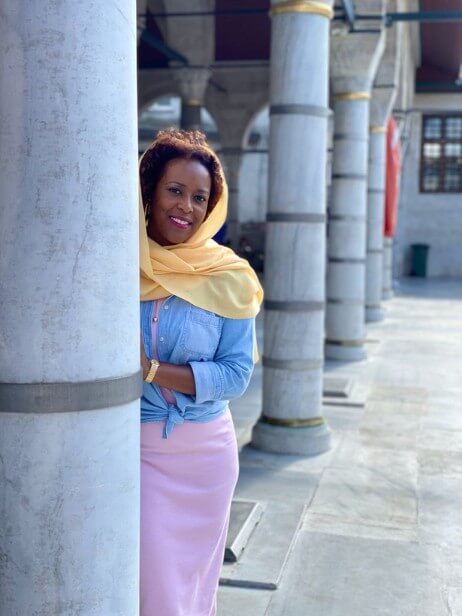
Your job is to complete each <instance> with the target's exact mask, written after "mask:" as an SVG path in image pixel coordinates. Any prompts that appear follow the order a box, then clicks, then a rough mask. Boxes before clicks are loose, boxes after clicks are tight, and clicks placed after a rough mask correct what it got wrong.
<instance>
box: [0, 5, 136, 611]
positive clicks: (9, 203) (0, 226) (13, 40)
mask: <svg viewBox="0 0 462 616" xmlns="http://www.w3.org/2000/svg"><path fill="white" fill-rule="evenodd" d="M119 4H120V3H119ZM135 9H136V5H135V2H134V1H129V2H125V3H124V5H123V8H121V7H120V6H116V5H114V6H113V5H111V4H104V6H102V4H101V2H99V1H98V0H82V1H81V2H78V3H74V2H51V3H43V2H29V1H28V0H5V1H4V2H3V3H2V17H1V19H0V122H1V126H2V130H1V133H2V137H1V140H0V185H1V192H0V245H1V251H0V280H1V287H2V288H1V293H0V331H1V353H0V484H1V492H0V493H1V496H0V552H1V556H0V562H1V566H0V614H2V615H5V616H26V615H32V614H37V615H38V614H44V615H45V614H47V615H48V614H50V615H51V614H77V613H78V614H85V615H87V614H88V615H89V614H96V613H97V614H111V615H114V616H116V615H117V616H135V615H136V614H138V577H139V573H138V559H139V554H138V543H139V539H138V536H139V506H138V503H139V401H138V397H139V395H140V380H141V379H140V374H139V288H138V287H139V285H138V280H139V273H138V246H137V244H138V221H137V134H136V39H137V36H136V11H135Z"/></svg>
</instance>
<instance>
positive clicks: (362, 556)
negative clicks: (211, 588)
mask: <svg viewBox="0 0 462 616" xmlns="http://www.w3.org/2000/svg"><path fill="white" fill-rule="evenodd" d="M386 312H387V314H386V319H385V320H384V321H383V322H382V323H379V324H373V325H370V326H368V335H367V339H368V341H367V348H368V354H369V359H368V360H367V361H364V362H359V363H355V364H341V363H339V362H335V363H334V362H329V363H328V364H327V365H326V372H328V373H330V374H335V375H336V376H337V375H347V376H351V377H354V379H355V382H356V383H357V384H360V385H361V386H362V387H365V388H366V390H367V392H368V394H367V400H366V404H365V406H363V407H346V406H335V407H334V406H326V407H325V416H326V418H327V419H328V422H329V425H330V427H331V429H332V433H333V438H332V448H331V450H330V451H329V452H327V453H325V454H323V455H321V456H317V457H313V458H303V457H298V456H277V455H272V454H266V453H263V452H259V451H256V450H253V449H252V448H250V447H249V446H245V447H243V449H242V451H241V479H240V481H239V484H238V488H237V493H236V495H237V497H238V498H239V497H249V496H254V498H256V499H260V500H266V501H284V502H289V501H291V499H292V500H294V501H301V500H303V502H304V504H305V507H306V509H305V513H304V515H303V519H302V525H301V527H300V529H299V531H298V533H297V535H296V539H295V542H294V545H293V549H292V551H291V553H290V554H289V558H288V560H287V563H286V566H285V568H284V571H283V575H282V579H281V582H280V584H279V587H278V588H277V589H276V590H256V589H252V588H233V587H220V591H219V602H218V604H219V609H218V615H219V616H236V615H239V616H263V615H267V616H461V615H462V281H428V280H417V279H414V280H411V279H407V280H404V281H401V283H400V285H399V288H398V289H397V290H396V295H395V297H394V299H392V300H389V301H388V302H387V303H386ZM259 329H260V330H261V324H260V327H259ZM260 403H261V368H259V369H258V370H257V371H256V374H255V377H254V379H253V382H252V384H251V387H250V388H249V391H248V393H247V394H246V396H244V397H243V398H242V399H241V400H240V401H238V402H237V403H235V404H234V406H233V408H232V410H233V416H234V417H235V423H236V427H237V431H238V435H239V438H240V441H241V444H243V443H244V442H246V441H248V436H249V433H250V427H251V425H252V423H253V422H254V421H255V418H256V417H257V416H258V413H259V410H260ZM257 470H258V471H259V472H256V471H257ZM300 486H303V487H302V488H301V487H300ZM268 541H271V536H269V537H268Z"/></svg>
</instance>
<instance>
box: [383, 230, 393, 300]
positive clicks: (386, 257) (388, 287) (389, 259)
mask: <svg viewBox="0 0 462 616" xmlns="http://www.w3.org/2000/svg"><path fill="white" fill-rule="evenodd" d="M382 297H383V299H385V300H386V299H391V298H392V297H393V238H392V237H384V238H383V288H382Z"/></svg>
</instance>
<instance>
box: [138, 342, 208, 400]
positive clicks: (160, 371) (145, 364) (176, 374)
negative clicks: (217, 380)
mask: <svg viewBox="0 0 462 616" xmlns="http://www.w3.org/2000/svg"><path fill="white" fill-rule="evenodd" d="M140 354H141V355H140V359H141V368H142V370H143V379H145V378H146V376H147V374H148V372H149V368H150V367H151V362H150V361H149V359H148V358H147V357H146V353H145V352H144V348H143V341H142V340H141V344H140ZM152 382H153V383H156V384H157V385H160V386H161V387H167V388H168V389H174V390H175V391H180V392H181V393H183V394H188V395H190V396H195V395H196V383H195V380H194V374H193V371H192V368H191V366H190V365H189V364H185V365H183V366H177V365H175V364H167V363H166V362H160V365H159V367H158V368H157V372H156V374H155V376H154V378H153V380H152Z"/></svg>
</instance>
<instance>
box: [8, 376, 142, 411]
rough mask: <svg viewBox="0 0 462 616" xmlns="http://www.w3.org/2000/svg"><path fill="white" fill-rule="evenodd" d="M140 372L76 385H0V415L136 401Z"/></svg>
mask: <svg viewBox="0 0 462 616" xmlns="http://www.w3.org/2000/svg"><path fill="white" fill-rule="evenodd" d="M141 393H142V379H141V372H135V373H134V374H130V375H128V376H121V377H118V378H113V379H98V380H95V381H84V382H80V383H0V413H1V412H3V413H71V412H76V411H94V410H96V409H109V408H111V407H114V406H121V405H122V404H128V403H129V402H133V401H134V400H137V399H138V398H139V397H140V396H141Z"/></svg>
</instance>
